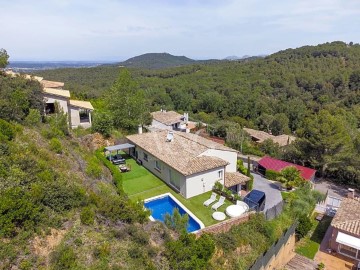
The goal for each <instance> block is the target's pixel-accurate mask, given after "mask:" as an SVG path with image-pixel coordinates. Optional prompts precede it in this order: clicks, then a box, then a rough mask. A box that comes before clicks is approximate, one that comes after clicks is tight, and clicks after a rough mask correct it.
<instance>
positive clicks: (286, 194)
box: [281, 191, 290, 201]
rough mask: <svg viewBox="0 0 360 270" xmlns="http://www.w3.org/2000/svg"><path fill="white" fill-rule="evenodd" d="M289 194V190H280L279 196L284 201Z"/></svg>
mask: <svg viewBox="0 0 360 270" xmlns="http://www.w3.org/2000/svg"><path fill="white" fill-rule="evenodd" d="M289 196H290V192H286V191H281V197H282V199H283V200H284V201H286V199H287V198H288V197H289Z"/></svg>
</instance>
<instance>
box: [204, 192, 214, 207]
mask: <svg viewBox="0 0 360 270" xmlns="http://www.w3.org/2000/svg"><path fill="white" fill-rule="evenodd" d="M215 201H216V193H214V192H213V193H212V194H211V197H210V199H207V200H206V201H205V202H204V205H205V206H209V205H210V204H212V203H213V202H215Z"/></svg>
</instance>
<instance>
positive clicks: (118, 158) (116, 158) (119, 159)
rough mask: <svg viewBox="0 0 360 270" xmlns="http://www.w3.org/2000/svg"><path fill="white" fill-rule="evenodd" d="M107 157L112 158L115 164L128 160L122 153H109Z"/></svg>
mask: <svg viewBox="0 0 360 270" xmlns="http://www.w3.org/2000/svg"><path fill="white" fill-rule="evenodd" d="M106 158H107V159H108V160H110V161H111V162H112V163H113V164H115V165H119V164H125V163H126V160H125V159H124V158H123V157H122V156H121V155H120V154H116V155H108V156H107V157H106Z"/></svg>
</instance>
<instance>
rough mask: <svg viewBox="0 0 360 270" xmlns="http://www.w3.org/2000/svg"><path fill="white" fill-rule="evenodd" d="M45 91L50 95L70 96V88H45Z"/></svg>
mask: <svg viewBox="0 0 360 270" xmlns="http://www.w3.org/2000/svg"><path fill="white" fill-rule="evenodd" d="M44 92H45V93H47V94H50V95H55V96H61V97H66V98H70V91H69V90H62V89H55V88H44Z"/></svg>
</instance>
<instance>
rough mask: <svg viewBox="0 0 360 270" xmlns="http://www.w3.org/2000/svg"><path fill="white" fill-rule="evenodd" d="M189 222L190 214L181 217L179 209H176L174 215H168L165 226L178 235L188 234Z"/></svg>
mask: <svg viewBox="0 0 360 270" xmlns="http://www.w3.org/2000/svg"><path fill="white" fill-rule="evenodd" d="M188 221H189V216H188V214H185V215H183V216H182V215H181V214H180V212H179V209H178V208H174V210H173V213H172V215H170V214H169V213H166V215H165V219H164V223H165V225H166V226H167V227H168V228H170V229H172V230H174V231H176V232H178V233H186V232H187V230H186V229H187V224H188Z"/></svg>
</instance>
